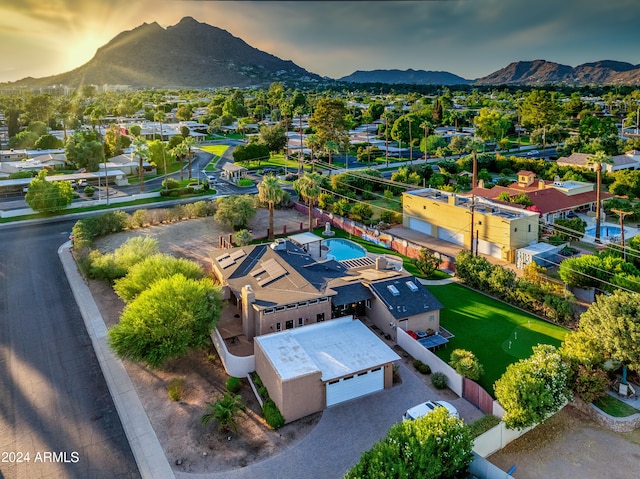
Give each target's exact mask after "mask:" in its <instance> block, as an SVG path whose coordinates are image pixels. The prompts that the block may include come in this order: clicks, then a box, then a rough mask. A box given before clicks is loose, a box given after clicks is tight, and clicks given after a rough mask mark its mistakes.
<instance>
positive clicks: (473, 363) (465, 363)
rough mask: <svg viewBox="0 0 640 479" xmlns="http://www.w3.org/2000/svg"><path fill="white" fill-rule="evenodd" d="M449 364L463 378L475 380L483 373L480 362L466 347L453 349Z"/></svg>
mask: <svg viewBox="0 0 640 479" xmlns="http://www.w3.org/2000/svg"><path fill="white" fill-rule="evenodd" d="M449 364H450V365H451V367H452V368H453V369H455V370H456V372H457V373H458V374H460V375H461V376H463V377H465V378H469V379H473V380H474V381H477V380H478V379H480V376H482V374H483V373H484V369H483V367H482V364H480V362H479V361H478V358H476V356H475V354H473V353H472V352H471V351H467V350H466V349H454V350H453V352H452V353H451V359H450V360H449Z"/></svg>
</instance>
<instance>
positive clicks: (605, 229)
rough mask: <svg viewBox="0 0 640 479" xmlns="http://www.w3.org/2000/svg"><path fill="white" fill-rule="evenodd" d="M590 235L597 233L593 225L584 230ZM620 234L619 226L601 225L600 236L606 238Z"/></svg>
mask: <svg viewBox="0 0 640 479" xmlns="http://www.w3.org/2000/svg"><path fill="white" fill-rule="evenodd" d="M584 233H585V234H586V235H588V236H595V235H596V227H595V226H592V227H591V228H587V229H586V230H585V232H584ZM619 234H620V227H619V226H600V237H601V238H606V237H607V236H617V235H619Z"/></svg>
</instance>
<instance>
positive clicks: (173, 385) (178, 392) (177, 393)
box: [167, 378, 184, 401]
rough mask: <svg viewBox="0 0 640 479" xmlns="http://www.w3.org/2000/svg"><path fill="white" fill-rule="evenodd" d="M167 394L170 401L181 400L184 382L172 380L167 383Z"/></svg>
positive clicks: (176, 379)
mask: <svg viewBox="0 0 640 479" xmlns="http://www.w3.org/2000/svg"><path fill="white" fill-rule="evenodd" d="M167 392H168V393H169V398H170V399H171V400H172V401H180V399H182V394H183V393H184V380H182V379H180V378H173V379H172V380H171V381H169V385H168V386H167Z"/></svg>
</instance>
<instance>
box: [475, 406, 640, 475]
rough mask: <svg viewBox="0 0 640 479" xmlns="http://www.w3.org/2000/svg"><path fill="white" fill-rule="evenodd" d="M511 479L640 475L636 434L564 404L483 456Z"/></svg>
mask: <svg viewBox="0 0 640 479" xmlns="http://www.w3.org/2000/svg"><path fill="white" fill-rule="evenodd" d="M487 459H488V460H489V461H490V462H492V463H493V464H495V465H496V466H498V467H499V468H500V469H502V470H503V471H508V470H509V469H511V467H513V466H517V469H516V470H515V471H514V472H513V474H512V475H513V477H514V478H516V479H540V478H543V477H549V478H551V477H555V478H561V479H602V478H607V479H631V478H635V477H638V476H639V475H640V470H639V468H638V460H639V459H640V431H638V430H636V431H633V432H630V433H615V432H613V431H610V430H608V429H604V428H602V427H600V426H598V425H597V424H596V423H595V422H593V421H592V420H591V419H589V418H588V417H587V416H586V415H584V414H583V413H581V412H580V411H578V410H577V409H576V408H574V407H571V406H567V407H565V408H564V409H563V410H562V411H560V412H559V413H558V414H556V415H555V416H553V417H552V418H551V419H549V420H548V421H546V422H545V423H543V424H541V425H539V426H538V427H536V428H535V429H533V430H532V431H530V432H528V433H527V434H525V435H524V436H522V437H521V438H519V439H517V440H515V441H513V442H512V443H511V444H509V445H507V447H505V448H504V449H503V450H502V451H499V452H497V453H496V454H493V455H492V456H490V457H488V458H487Z"/></svg>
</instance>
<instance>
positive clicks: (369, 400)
mask: <svg viewBox="0 0 640 479" xmlns="http://www.w3.org/2000/svg"><path fill="white" fill-rule="evenodd" d="M400 375H401V377H402V384H400V385H397V386H394V387H392V388H391V389H387V390H384V391H380V392H378V393H375V394H371V395H369V396H366V397H364V398H359V399H354V400H352V401H348V402H346V403H343V404H338V405H336V406H333V407H331V408H329V409H327V410H325V411H324V413H323V414H322V418H321V419H320V422H319V423H318V425H317V426H316V427H315V428H314V429H313V431H311V432H310V433H309V434H308V435H307V436H306V437H304V438H303V439H302V440H300V441H299V442H297V443H296V444H294V445H293V446H291V447H290V448H289V449H287V450H285V451H284V452H282V453H281V454H279V455H278V456H275V457H272V458H269V459H267V460H264V461H262V462H259V463H255V464H252V465H250V466H248V467H245V468H243V469H236V470H235V471H225V472H223V473H219V474H191V473H180V472H178V471H175V475H176V478H181V479H200V478H202V479H204V478H211V479H222V478H224V479H254V478H256V477H264V478H275V477H277V478H278V479H333V478H335V479H339V478H342V477H343V476H344V474H345V473H346V472H347V471H348V470H349V469H350V468H351V467H352V466H353V465H354V464H356V463H357V462H358V460H359V459H360V456H361V455H362V453H363V452H364V451H366V450H368V449H370V448H371V447H372V446H373V444H374V443H375V442H377V441H378V440H380V439H381V438H383V437H384V436H385V435H386V434H387V431H388V430H389V428H390V427H391V426H392V425H393V424H394V423H396V422H399V421H400V420H401V417H402V413H404V412H405V411H406V410H407V409H408V408H410V407H412V406H415V405H416V404H418V403H420V402H422V401H425V400H427V399H446V400H447V401H449V402H451V403H452V404H454V405H455V406H456V408H458V411H459V412H460V415H461V417H462V418H463V419H464V420H465V421H467V422H472V421H474V420H475V419H478V418H479V417H481V416H482V413H481V412H480V411H479V410H478V409H476V408H475V407H474V406H473V405H471V404H470V403H469V402H468V401H466V400H464V399H461V398H458V399H454V400H452V399H451V398H450V396H449V395H450V394H452V393H451V392H449V393H448V395H446V397H444V396H443V395H440V394H438V393H437V392H436V391H434V390H433V389H431V388H430V387H429V386H428V385H427V381H428V376H424V377H423V376H421V375H418V374H417V373H416V372H415V371H413V368H411V367H408V366H406V365H405V364H404V363H400Z"/></svg>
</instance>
